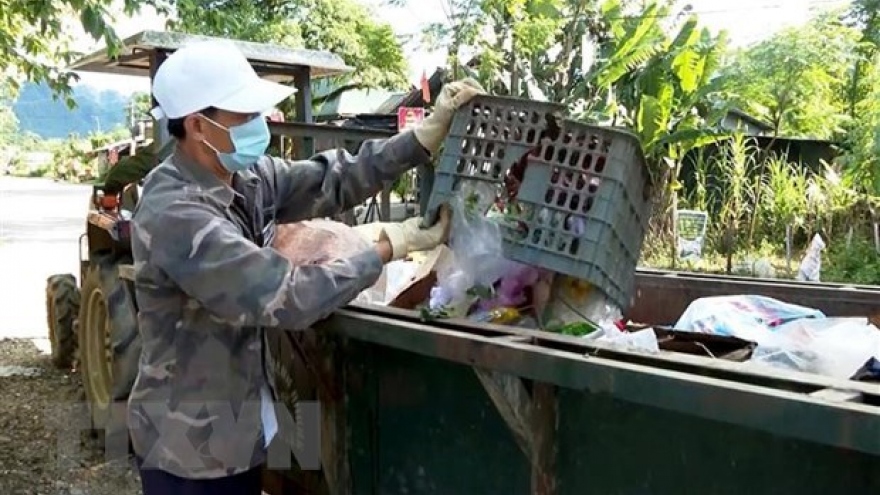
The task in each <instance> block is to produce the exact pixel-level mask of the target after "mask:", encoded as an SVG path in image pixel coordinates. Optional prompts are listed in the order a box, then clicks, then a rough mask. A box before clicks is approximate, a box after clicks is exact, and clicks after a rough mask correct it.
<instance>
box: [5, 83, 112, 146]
mask: <svg viewBox="0 0 880 495" xmlns="http://www.w3.org/2000/svg"><path fill="white" fill-rule="evenodd" d="M73 91H74V93H73V94H74V98H75V99H76V102H77V107H76V108H75V109H73V110H70V109H68V108H67V105H66V104H65V103H64V102H63V101H61V100H53V99H52V92H51V90H50V89H49V88H48V87H47V86H44V85H36V84H32V83H27V84H25V85H24V86H22V88H21V91H20V93H19V95H18V99H17V100H16V102H15V104H14V105H13V107H12V108H13V111H14V112H15V116H16V117H18V121H19V129H20V130H21V131H23V132H32V133H34V134H36V135H38V136H40V137H42V138H45V139H51V138H65V137H67V136H68V135H70V134H78V135H80V136H86V135H88V134H89V133H90V132H91V131H98V130H102V131H108V130H111V129H113V128H115V127H118V126H120V125H126V122H127V120H126V119H127V115H128V113H127V112H128V110H127V107H128V104H129V95H127V94H125V93H121V92H118V91H108V90H97V89H95V88H93V87H90V86H86V85H84V84H79V85H77V86H76V87H74V90H73Z"/></svg>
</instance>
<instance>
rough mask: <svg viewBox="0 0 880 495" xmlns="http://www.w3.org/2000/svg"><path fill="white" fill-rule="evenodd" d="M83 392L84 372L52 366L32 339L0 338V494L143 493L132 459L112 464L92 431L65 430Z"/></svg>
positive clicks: (73, 416) (71, 421) (102, 494)
mask: <svg viewBox="0 0 880 495" xmlns="http://www.w3.org/2000/svg"><path fill="white" fill-rule="evenodd" d="M81 390H82V388H81V387H80V383H79V375H78V374H76V373H68V372H64V371H60V370H57V369H55V368H54V367H52V365H51V363H50V362H49V357H48V356H46V355H44V354H41V353H40V351H39V350H38V349H37V347H36V346H35V345H34V344H33V341H32V340H30V339H3V340H0V494H2V495H104V494H106V495H137V494H139V493H140V484H139V480H138V476H137V472H136V470H134V469H133V465H132V464H131V460H130V459H123V460H116V461H110V462H107V461H106V460H105V459H104V455H103V452H102V449H101V448H100V447H101V446H100V445H99V443H98V442H97V441H96V440H95V439H93V438H90V437H89V436H88V435H87V434H79V433H77V432H74V433H68V434H64V433H60V431H62V430H63V429H62V428H58V426H57V425H58V424H62V423H63V424H67V425H70V424H72V423H75V422H76V421H77V419H76V417H75V416H76V415H75V414H74V413H72V412H71V409H70V404H74V403H77V402H79V400H80V397H81V394H82V392H81ZM68 429H69V428H68ZM73 435H76V436H75V437H74V436H73Z"/></svg>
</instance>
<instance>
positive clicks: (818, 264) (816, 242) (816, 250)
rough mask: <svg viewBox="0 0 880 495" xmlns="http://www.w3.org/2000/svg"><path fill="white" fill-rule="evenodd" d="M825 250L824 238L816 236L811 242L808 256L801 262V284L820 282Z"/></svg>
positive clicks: (798, 277)
mask: <svg viewBox="0 0 880 495" xmlns="http://www.w3.org/2000/svg"><path fill="white" fill-rule="evenodd" d="M823 249H825V241H823V240H822V236H821V235H819V234H816V235H814V236H813V240H812V241H811V242H810V247H809V248H808V249H807V254H805V255H804V259H803V260H802V261H801V266H800V268H799V269H798V273H797V279H798V280H800V281H801V282H819V280H820V278H821V273H822V250H823Z"/></svg>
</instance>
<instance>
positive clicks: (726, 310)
mask: <svg viewBox="0 0 880 495" xmlns="http://www.w3.org/2000/svg"><path fill="white" fill-rule="evenodd" d="M802 318H825V315H824V314H823V313H822V312H821V311H819V310H816V309H812V308H807V307H804V306H798V305H796V304H790V303H786V302H782V301H779V300H776V299H773V298H770V297H765V296H754V295H747V296H745V295H744V296H717V297H704V298H701V299H697V300H696V301H694V302H692V303H691V304H690V305H689V306H688V308H687V309H686V310H685V312H684V313H683V314H682V315H681V317H680V318H679V319H678V322H677V323H676V324H675V329H676V330H682V331H687V332H700V333H708V334H713V335H728V336H731V337H737V338H740V339H743V340H748V341H750V342H756V343H758V344H761V343H764V342H767V341H768V339H770V338H771V337H772V334H773V331H774V328H776V327H778V326H779V325H783V324H785V323H788V322H790V321H794V320H799V319H802Z"/></svg>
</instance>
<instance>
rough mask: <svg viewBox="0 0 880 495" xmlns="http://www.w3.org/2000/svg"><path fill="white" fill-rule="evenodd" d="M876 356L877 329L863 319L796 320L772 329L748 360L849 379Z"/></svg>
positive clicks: (879, 350)
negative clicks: (768, 336)
mask: <svg viewBox="0 0 880 495" xmlns="http://www.w3.org/2000/svg"><path fill="white" fill-rule="evenodd" d="M876 357H880V330H878V329H877V327H875V326H874V325H870V324H868V320H867V319H865V318H823V319H802V320H796V321H792V322H789V323H786V324H784V325H780V326H779V327H777V328H776V329H775V331H774V332H773V333H772V335H771V336H770V338H768V339H766V340H765V342H764V343H762V344H759V345H758V347H756V348H755V350H754V352H753V353H752V357H751V359H750V360H749V361H748V362H750V363H755V364H761V365H768V366H773V367H776V368H782V369H789V370H795V371H802V372H807V373H814V374H817V375H824V376H828V377H831V378H839V379H849V378H851V377H853V375H855V374H856V373H857V372H858V371H859V370H861V369H862V368H863V367H865V365H866V364H868V363H869V362H870V361H871V360H872V359H873V358H876Z"/></svg>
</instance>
